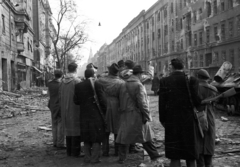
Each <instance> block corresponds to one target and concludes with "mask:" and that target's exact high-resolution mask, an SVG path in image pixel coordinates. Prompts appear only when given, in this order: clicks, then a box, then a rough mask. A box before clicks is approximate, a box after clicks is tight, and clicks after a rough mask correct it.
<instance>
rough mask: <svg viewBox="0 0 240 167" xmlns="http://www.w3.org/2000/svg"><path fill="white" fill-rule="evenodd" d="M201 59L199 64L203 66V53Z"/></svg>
mask: <svg viewBox="0 0 240 167" xmlns="http://www.w3.org/2000/svg"><path fill="white" fill-rule="evenodd" d="M199 59H200V61H199V62H200V64H199V66H200V67H203V55H202V54H201V55H200V57H199Z"/></svg>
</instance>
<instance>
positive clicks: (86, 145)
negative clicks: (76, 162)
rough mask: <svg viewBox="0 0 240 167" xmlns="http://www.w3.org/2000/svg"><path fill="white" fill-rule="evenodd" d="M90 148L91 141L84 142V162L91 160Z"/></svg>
mask: <svg viewBox="0 0 240 167" xmlns="http://www.w3.org/2000/svg"><path fill="white" fill-rule="evenodd" d="M91 148H92V143H91V142H84V146H83V149H84V153H85V156H84V162H90V161H91Z"/></svg>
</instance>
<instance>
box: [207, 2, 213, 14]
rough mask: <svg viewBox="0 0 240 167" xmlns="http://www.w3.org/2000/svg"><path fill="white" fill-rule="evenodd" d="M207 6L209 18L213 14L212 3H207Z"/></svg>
mask: <svg viewBox="0 0 240 167" xmlns="http://www.w3.org/2000/svg"><path fill="white" fill-rule="evenodd" d="M206 5H207V16H208V17H209V16H210V15H211V13H212V7H211V2H208V1H206Z"/></svg>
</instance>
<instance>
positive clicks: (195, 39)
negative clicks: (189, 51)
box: [194, 34, 197, 46]
mask: <svg viewBox="0 0 240 167" xmlns="http://www.w3.org/2000/svg"><path fill="white" fill-rule="evenodd" d="M194 46H197V34H194Z"/></svg>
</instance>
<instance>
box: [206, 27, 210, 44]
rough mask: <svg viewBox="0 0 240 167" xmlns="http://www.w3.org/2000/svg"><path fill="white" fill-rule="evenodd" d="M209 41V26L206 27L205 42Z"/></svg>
mask: <svg viewBox="0 0 240 167" xmlns="http://www.w3.org/2000/svg"><path fill="white" fill-rule="evenodd" d="M209 42H210V28H209V27H206V43H209Z"/></svg>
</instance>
